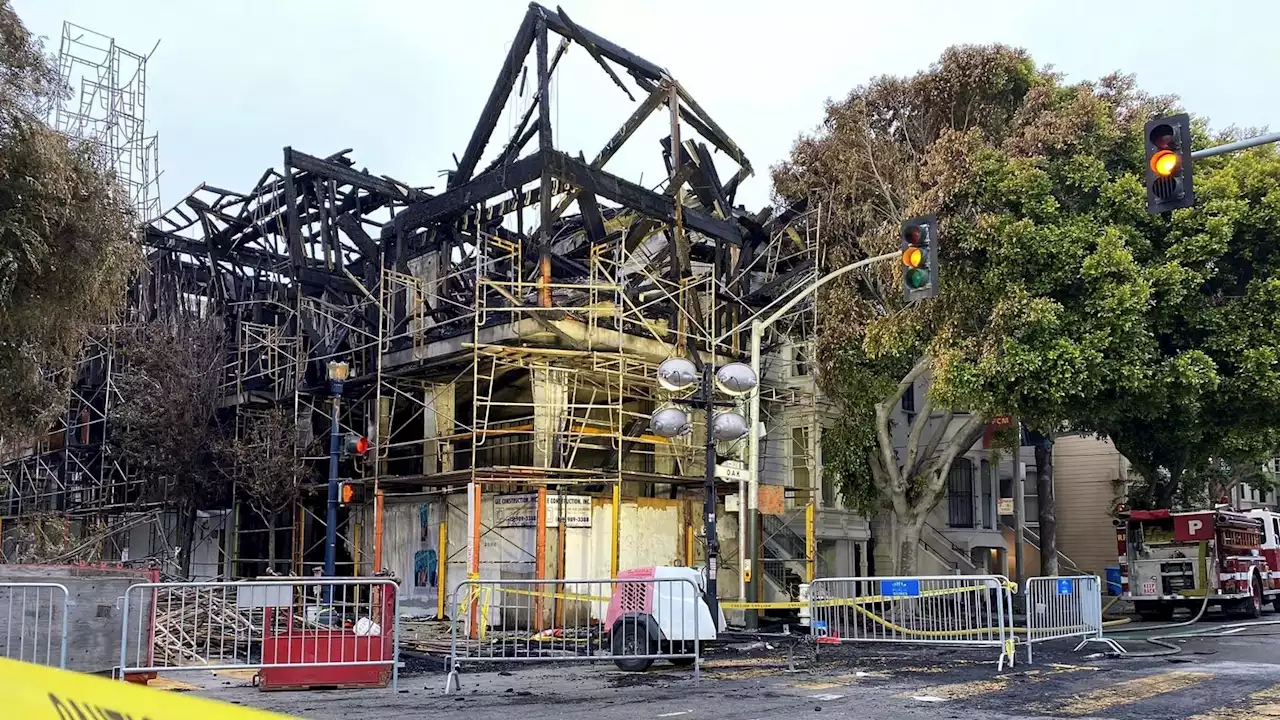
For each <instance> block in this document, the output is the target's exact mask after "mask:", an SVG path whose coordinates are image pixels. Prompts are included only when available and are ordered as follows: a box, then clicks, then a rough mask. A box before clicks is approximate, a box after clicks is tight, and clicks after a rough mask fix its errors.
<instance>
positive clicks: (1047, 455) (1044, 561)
mask: <svg viewBox="0 0 1280 720" xmlns="http://www.w3.org/2000/svg"><path fill="white" fill-rule="evenodd" d="M1033 442H1034V443H1035V449H1036V498H1037V499H1038V501H1039V505H1040V516H1039V518H1038V520H1039V521H1040V574H1041V575H1044V576H1047V577H1053V576H1055V575H1057V574H1058V573H1059V572H1060V570H1059V568H1058V518H1057V502H1056V500H1055V499H1054V496H1053V437H1052V436H1049V435H1039V434H1037V435H1035V436H1034V438H1033Z"/></svg>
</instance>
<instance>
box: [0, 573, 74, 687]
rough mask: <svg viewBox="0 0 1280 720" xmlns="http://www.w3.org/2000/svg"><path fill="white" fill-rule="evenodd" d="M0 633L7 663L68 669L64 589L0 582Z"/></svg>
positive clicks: (53, 585) (43, 584) (41, 584)
mask: <svg viewBox="0 0 1280 720" xmlns="http://www.w3.org/2000/svg"><path fill="white" fill-rule="evenodd" d="M0 618H3V623H4V624H3V625H0V634H2V635H3V636H4V650H3V652H0V657H4V658H8V659H10V660H21V661H23V662H29V663H36V664H38V665H48V666H50V667H56V668H65V667H66V666H67V587H66V586H65V585H61V584H59V583H41V582H30V583H28V582H18V583H0Z"/></svg>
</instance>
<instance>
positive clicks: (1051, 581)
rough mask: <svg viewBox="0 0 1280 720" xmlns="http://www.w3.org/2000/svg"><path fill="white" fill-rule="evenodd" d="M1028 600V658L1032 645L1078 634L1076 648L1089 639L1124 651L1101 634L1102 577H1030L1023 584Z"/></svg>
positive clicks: (1086, 642) (1029, 660) (1028, 658)
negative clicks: (1078, 642) (1078, 640)
mask: <svg viewBox="0 0 1280 720" xmlns="http://www.w3.org/2000/svg"><path fill="white" fill-rule="evenodd" d="M1023 592H1024V593H1025V595H1026V601H1027V637H1026V643H1027V662H1031V646H1032V645H1034V644H1036V643H1038V642H1044V641H1046V640H1060V639H1065V638H1074V637H1078V638H1080V644H1079V645H1076V650H1079V649H1080V648H1082V647H1084V646H1085V645H1086V644H1088V643H1091V642H1100V643H1104V644H1107V645H1109V646H1111V647H1112V649H1114V650H1118V651H1119V652H1123V651H1124V650H1123V649H1122V648H1118V647H1117V646H1116V645H1115V641H1114V640H1110V639H1108V638H1105V637H1103V636H1102V581H1101V580H1100V579H1098V576H1097V575H1076V576H1071V577H1033V578H1030V579H1028V580H1027V582H1026V585H1025V586H1024V587H1023Z"/></svg>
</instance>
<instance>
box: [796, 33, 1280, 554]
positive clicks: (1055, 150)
mask: <svg viewBox="0 0 1280 720" xmlns="http://www.w3.org/2000/svg"><path fill="white" fill-rule="evenodd" d="M1173 109H1174V107H1173V101H1172V100H1171V99H1169V98H1156V97H1151V96H1148V95H1145V94H1143V93H1141V92H1139V91H1138V90H1137V88H1136V86H1135V83H1134V81H1133V79H1132V78H1129V77H1125V76H1119V75H1113V76H1109V77H1106V78H1103V79H1101V80H1098V81H1096V82H1085V83H1076V84H1067V83H1065V82H1064V81H1063V79H1062V78H1061V77H1060V76H1058V75H1056V74H1054V73H1052V72H1050V71H1048V70H1047V69H1044V68H1038V67H1036V65H1035V64H1034V63H1033V62H1032V60H1031V58H1030V57H1028V56H1027V54H1026V53H1025V52H1023V51H1021V50H1017V49H1012V48H1008V47H1003V46H987V47H955V48H951V49H949V50H947V51H946V52H945V53H944V54H943V56H942V58H941V59H940V60H939V61H938V62H937V63H936V64H935V65H933V66H932V67H931V68H929V69H928V70H927V71H924V72H922V73H919V74H918V75H916V76H914V77H911V78H893V77H882V78H877V79H876V80H874V81H872V82H871V83H869V84H868V85H866V86H864V87H860V88H858V89H856V90H854V91H853V92H852V93H851V94H850V95H849V96H848V97H847V98H846V99H845V100H843V101H841V102H835V103H831V104H829V106H828V108H827V113H826V118H825V121H824V123H823V125H822V127H821V128H819V130H818V131H817V132H815V133H813V134H811V135H807V136H804V137H802V138H800V140H799V141H798V142H797V143H796V145H795V147H794V149H793V152H792V155H791V157H790V159H789V160H788V161H787V162H785V163H783V164H781V165H780V166H778V167H776V168H774V172H773V177H774V186H775V192H776V195H777V200H778V202H780V203H788V204H789V203H794V202H797V201H800V200H807V201H809V203H810V205H811V206H813V205H817V204H821V206H822V208H823V217H822V222H823V234H824V242H825V243H826V244H827V247H828V254H827V257H826V263H827V265H828V266H829V267H830V268H834V267H838V266H839V265H843V264H845V263H846V262H849V261H851V260H854V259H858V258H860V257H866V256H870V255H877V254H880V253H883V252H886V251H890V250H892V249H894V248H896V243H897V232H898V227H899V224H900V223H901V221H902V220H905V219H906V218H908V217H911V216H913V215H917V214H922V213H924V212H932V213H936V214H937V215H938V216H939V218H940V220H941V236H942V242H941V253H942V276H941V283H940V284H941V290H942V292H941V295H940V296H939V297H937V298H935V299H933V300H929V301H925V302H921V303H917V304H916V305H914V306H911V307H903V304H902V300H901V295H900V291H899V287H900V285H899V282H900V280H899V278H900V274H899V273H900V271H899V268H898V266H897V265H896V264H885V265H882V266H880V267H878V268H877V269H876V270H875V271H873V272H870V273H867V274H864V275H862V276H859V277H851V278H849V279H848V280H847V281H845V282H839V283H833V287H832V289H831V290H830V291H828V292H827V293H825V295H824V297H823V298H821V307H822V317H821V320H820V322H821V335H820V348H819V361H820V376H819V382H820V383H821V385H822V387H823V389H824V391H825V392H826V393H827V394H829V395H830V396H831V397H832V398H833V399H834V400H835V401H836V403H837V405H838V406H839V408H840V409H841V413H840V416H839V418H838V419H837V421H836V423H835V427H833V428H832V429H831V431H830V432H828V433H827V434H826V435H825V441H824V446H823V452H824V460H825V461H826V462H825V468H826V470H827V471H828V472H833V473H834V474H835V475H836V478H837V482H838V483H839V484H840V485H841V486H842V489H843V490H844V492H845V495H846V497H850V498H852V499H853V500H854V502H855V503H856V504H857V505H858V506H859V507H860V509H862V510H863V511H867V512H876V511H878V510H880V509H884V508H887V509H888V510H889V512H890V513H891V515H892V516H893V518H894V519H895V525H896V527H897V528H898V540H899V547H898V548H896V552H895V563H896V565H897V569H898V571H899V572H904V573H905V572H913V571H914V568H915V565H916V553H917V548H918V540H919V537H920V533H921V531H922V530H923V526H924V524H925V523H926V519H927V515H928V513H929V512H930V511H931V510H932V508H933V507H934V506H935V505H936V504H937V502H938V500H939V499H940V498H941V496H942V493H943V491H944V489H945V487H946V476H947V474H948V472H949V470H950V468H951V465H952V463H953V461H954V460H955V458H956V457H957V456H958V455H959V454H961V453H963V452H965V451H966V450H967V449H968V448H969V447H971V446H972V444H973V443H974V442H975V441H976V440H977V439H978V438H979V437H980V436H981V434H982V432H983V429H984V427H985V425H986V423H987V421H988V420H989V418H990V417H991V416H993V415H995V414H1009V415H1015V416H1017V417H1018V418H1020V419H1021V420H1022V421H1023V422H1025V423H1027V424H1028V425H1029V426H1031V427H1033V428H1036V429H1040V430H1043V431H1045V432H1047V433H1052V431H1054V430H1057V429H1059V428H1061V427H1063V426H1064V425H1070V426H1074V427H1079V428H1085V429H1089V430H1093V431H1095V432H1099V433H1103V434H1107V435H1111V436H1112V437H1114V438H1115V439H1116V441H1117V443H1118V444H1119V445H1120V446H1121V449H1122V450H1125V451H1126V452H1128V451H1127V450H1126V448H1137V447H1140V445H1139V444H1137V443H1136V442H1130V441H1129V438H1128V437H1126V436H1125V435H1124V431H1125V430H1131V429H1132V428H1133V427H1135V426H1136V425H1138V424H1139V423H1140V422H1141V421H1142V420H1146V419H1156V418H1161V419H1163V420H1165V421H1167V422H1168V423H1170V424H1172V425H1176V426H1177V427H1179V428H1184V427H1186V425H1187V424H1188V423H1192V422H1198V418H1199V417H1200V416H1192V417H1188V416H1187V413H1186V412H1184V410H1185V408H1186V407H1187V403H1196V402H1199V403H1204V402H1205V393H1206V392H1209V388H1211V387H1221V385H1220V384H1217V383H1216V382H1215V381H1214V380H1213V379H1212V375H1211V373H1209V371H1208V370H1209V366H1211V365H1212V364H1213V362H1214V361H1213V356H1212V355H1211V354H1210V353H1209V351H1208V350H1204V349H1201V350H1196V349H1193V347H1192V346H1208V345H1213V344H1214V343H1215V342H1221V343H1223V344H1224V346H1225V347H1229V348H1231V349H1232V351H1233V352H1235V353H1236V357H1237V358H1238V359H1237V360H1235V361H1233V362H1235V363H1237V364H1243V361H1244V360H1245V359H1246V358H1248V359H1250V360H1251V362H1253V363H1254V364H1255V366H1254V367H1255V369H1253V370H1252V371H1251V377H1253V378H1256V379H1261V378H1263V377H1264V375H1265V373H1267V372H1273V371H1274V370H1273V368H1276V365H1275V363H1274V362H1273V361H1272V358H1273V357H1274V351H1268V350H1267V348H1268V344H1267V343H1270V347H1272V348H1274V347H1275V346H1276V343H1274V342H1272V341H1271V340H1270V337H1271V336H1270V335H1269V332H1270V331H1266V332H1263V333H1260V334H1257V335H1255V334H1252V333H1250V332H1248V331H1247V330H1246V328H1247V327H1252V328H1257V327H1258V326H1259V325H1263V324H1267V323H1271V324H1272V325H1274V323H1275V318H1276V317H1280V315H1277V314H1275V313H1274V312H1273V313H1272V315H1271V318H1270V319H1268V318H1266V317H1265V313H1266V304H1265V303H1262V302H1258V301H1260V300H1262V299H1263V298H1264V297H1269V295H1268V292H1269V291H1267V290H1266V288H1268V287H1269V285H1268V284H1267V283H1268V281H1260V280H1259V279H1258V278H1253V279H1252V280H1251V282H1252V283H1254V284H1253V285H1250V287H1251V288H1252V290H1251V291H1250V292H1252V293H1254V295H1253V297H1254V298H1255V301H1254V302H1253V303H1244V305H1245V307H1250V308H1253V309H1254V315H1253V316H1252V317H1251V321H1252V322H1251V324H1250V325H1247V326H1246V325H1241V324H1235V325H1232V326H1230V327H1226V326H1224V325H1222V324H1219V325H1217V326H1216V327H1217V330H1220V332H1213V333H1211V334H1212V335H1213V336H1214V337H1215V338H1217V339H1216V340H1212V341H1211V340H1209V339H1208V337H1207V336H1205V337H1204V338H1199V339H1196V340H1192V341H1189V342H1187V343H1186V344H1184V345H1182V346H1181V347H1178V348H1175V347H1171V346H1170V345H1169V344H1168V340H1167V338H1166V336H1167V335H1168V334H1169V332H1171V331H1173V330H1174V329H1175V328H1177V327H1178V326H1179V325H1178V324H1179V323H1180V322H1182V319H1183V318H1185V317H1186V316H1187V308H1184V305H1186V304H1188V303H1191V304H1192V305H1194V304H1196V303H1200V302H1206V303H1208V304H1209V305H1214V303H1215V300H1214V299H1213V292H1212V291H1211V290H1207V289H1205V288H1202V287H1199V286H1197V285H1196V284H1195V282H1194V281H1193V280H1192V278H1189V277H1185V276H1184V273H1186V272H1187V270H1186V267H1185V263H1186V262H1187V255H1188V250H1189V249H1190V248H1189V247H1187V245H1190V246H1194V247H1200V246H1203V245H1204V244H1205V241H1204V240H1203V239H1202V238H1203V236H1204V235H1205V234H1207V233H1208V234H1211V233H1212V232H1213V231H1211V230H1209V229H1208V228H1214V229H1215V230H1223V229H1222V228H1220V227H1219V225H1218V223H1219V222H1220V221H1219V220H1217V219H1216V218H1217V217H1218V216H1219V215H1221V214H1222V212H1223V210H1222V209H1220V208H1219V206H1220V204H1222V203H1227V204H1230V203H1231V202H1232V201H1231V200H1229V199H1228V198H1230V197H1236V198H1239V196H1240V193H1239V192H1236V191H1235V190H1229V189H1228V188H1227V187H1223V188H1220V189H1216V190H1215V189H1214V188H1215V186H1216V185H1218V184H1220V183H1221V184H1224V185H1226V184H1228V183H1225V182H1224V181H1222V180H1218V179H1217V178H1216V177H1215V176H1216V175H1217V174H1218V172H1221V171H1222V170H1223V169H1224V168H1225V167H1227V166H1229V165H1232V164H1234V163H1236V162H1237V160H1235V159H1224V160H1222V161H1220V162H1218V163H1206V164H1205V166H1204V168H1203V178H1200V177H1199V175H1198V178H1197V183H1198V186H1199V185H1203V186H1204V187H1205V188H1206V193H1207V195H1206V199H1207V202H1206V203H1205V204H1203V205H1202V206H1200V207H1197V208H1195V209H1193V210H1188V211H1180V212H1179V213H1175V214H1174V217H1173V219H1172V221H1171V220H1169V219H1167V218H1162V217H1153V216H1150V215H1148V214H1147V213H1146V211H1145V195H1144V190H1143V188H1142V185H1141V180H1140V178H1141V175H1140V170H1141V168H1142V163H1143V162H1144V157H1143V149H1142V129H1143V124H1144V123H1145V121H1146V120H1147V119H1149V118H1150V117H1152V116H1154V115H1157V114H1161V113H1164V112H1169V111H1172V110H1173ZM1240 162H1243V163H1245V164H1249V163H1262V164H1264V165H1268V166H1270V165H1269V164H1270V162H1271V161H1270V160H1269V159H1268V158H1267V157H1266V153H1265V152H1264V153H1255V154H1254V157H1252V158H1250V159H1247V160H1241V161H1240ZM1197 173H1198V174H1199V173H1201V168H1200V166H1197ZM1243 175H1244V176H1245V177H1248V178H1250V179H1252V180H1253V182H1254V183H1255V184H1256V185H1258V186H1260V187H1261V186H1266V185H1267V184H1268V183H1270V185H1271V186H1272V187H1274V180H1273V179H1272V180H1265V179H1263V177H1261V176H1265V175H1266V173H1265V172H1262V171H1261V170H1258V171H1254V172H1245V173H1243ZM1243 183H1245V180H1244V179H1243V178H1241V179H1240V180H1237V181H1236V183H1235V184H1236V185H1240V184H1243ZM1233 192H1235V194H1234V195H1232V193H1233ZM1219 193H1221V195H1219ZM1217 197H1221V200H1218V199H1216V198H1217ZM1265 197H1266V193H1265V192H1262V193H1261V195H1259V199H1257V200H1249V199H1242V200H1237V202H1239V203H1241V205H1242V207H1240V208H1239V209H1238V213H1239V215H1240V216H1241V220H1240V221H1239V222H1237V223H1235V224H1233V225H1232V227H1235V228H1242V227H1248V228H1249V231H1248V232H1249V233H1252V235H1251V237H1253V238H1254V239H1255V240H1256V241H1257V242H1258V243H1261V244H1265V240H1264V239H1263V238H1264V237H1265V236H1266V235H1267V234H1268V231H1267V229H1266V227H1267V224H1268V223H1270V222H1274V221H1273V220H1270V219H1267V220H1264V219H1263V217H1260V216H1262V215H1266V214H1267V213H1268V212H1270V213H1271V214H1272V215H1273V214H1274V210H1271V211H1268V210H1267V209H1266V208H1267V207H1268V203H1269V202H1272V203H1273V202H1274V200H1266V199H1265ZM1272 197H1274V196H1272ZM1232 207H1235V206H1232ZM1247 216H1253V217H1252V218H1251V219H1247V220H1246V219H1245V218H1246V217H1247ZM1268 217H1270V216H1268ZM1179 227H1185V228H1186V230H1183V231H1181V232H1179V231H1178V228H1179ZM1224 231H1225V230H1224ZM1225 232H1226V233H1227V235H1228V236H1234V235H1235V234H1237V233H1240V232H1241V231H1240V230H1229V231H1225ZM1181 235H1186V236H1187V237H1188V241H1187V242H1186V243H1182V244H1179V243H1178V241H1177V240H1176V238H1178V237H1180V236H1181ZM1191 237H1195V238H1197V240H1195V241H1190V238H1191ZM1271 237H1274V234H1273V233H1272V234H1271ZM1224 244H1225V245H1227V246H1228V247H1229V246H1230V243H1229V242H1225V243H1224V242H1221V241H1220V242H1218V244H1217V246H1216V247H1222V246H1223V245H1224ZM1223 250H1224V251H1225V250H1226V248H1223ZM1254 252H1255V253H1256V252H1261V248H1260V246H1259V247H1256V248H1255V250H1254ZM1213 257H1214V258H1219V257H1220V255H1215V256H1213ZM1197 262H1201V265H1200V267H1201V268H1202V270H1203V269H1204V262H1206V261H1205V260H1197ZM1207 262H1210V263H1211V262H1212V258H1211V259H1208V260H1207ZM1199 277H1204V275H1203V274H1201V275H1199ZM1246 284H1248V283H1246ZM1242 288H1243V286H1242ZM1240 292H1241V294H1242V295H1244V294H1245V291H1244V290H1243V289H1242V290H1241V291H1240ZM1268 302H1270V301H1269V300H1268ZM1241 312H1244V310H1243V309H1242V310H1241ZM1236 322H1237V323H1242V322H1244V318H1243V317H1240V318H1238V319H1237V320H1236ZM1211 323H1212V321H1211V320H1210V319H1209V318H1206V319H1205V321H1204V322H1203V323H1201V325H1200V326H1201V327H1202V328H1203V329H1204V330H1205V331H1209V330H1211V327H1210V325H1211ZM1219 323H1221V321H1220V320H1219ZM1219 372H1221V370H1219ZM926 377H927V378H928V379H929V383H930V387H929V392H928V394H927V396H926V398H925V400H924V402H923V403H922V405H921V406H920V407H918V408H917V410H918V413H917V415H916V417H915V420H914V421H913V422H912V424H911V426H910V427H906V428H895V427H894V424H893V419H892V417H893V411H894V410H895V409H896V408H897V407H898V406H899V404H900V402H901V399H902V396H903V394H904V393H905V391H906V390H907V389H908V388H910V386H911V384H912V383H913V382H915V381H916V380H919V379H921V378H926ZM1271 388H1277V389H1280V383H1275V382H1274V381H1273V383H1272V385H1271V386H1270V387H1269V388H1268V389H1266V390H1264V391H1262V392H1261V393H1259V394H1258V395H1255V396H1254V397H1252V398H1250V402H1253V401H1261V400H1262V396H1271V395H1274V392H1273V391H1272V389H1271ZM1235 397H1236V398H1237V399H1239V394H1238V393H1237V394H1236V395H1235ZM1224 399H1225V398H1224ZM1180 403H1181V404H1180ZM1258 409H1259V413H1258V414H1257V415H1256V417H1257V418H1258V419H1261V418H1262V417H1264V416H1265V413H1262V412H1261V410H1262V408H1261V406H1259V407H1258ZM1272 414H1273V416H1274V413H1272ZM1251 416H1252V413H1251ZM1218 419H1220V420H1221V419H1222V418H1221V416H1219V418H1218ZM1198 427H1199V428H1200V429H1204V425H1203V423H1200V424H1198ZM1251 429H1252V428H1250V430H1251ZM895 430H897V431H898V432H897V435H898V437H897V438H895ZM1246 436H1247V437H1254V435H1250V434H1249V433H1248V432H1245V431H1244V430H1243V429H1242V432H1241V433H1237V434H1234V435H1232V437H1233V438H1234V439H1235V441H1236V442H1243V438H1245V437H1246ZM1213 454H1214V453H1213V452H1211V451H1205V452H1203V454H1202V457H1204V458H1207V457H1209V456H1211V455H1213ZM1167 462H1169V461H1168V460H1165V459H1158V460H1156V461H1155V466H1156V467H1163V466H1164V465H1165V464H1166V463H1167ZM1135 464H1136V463H1135Z"/></svg>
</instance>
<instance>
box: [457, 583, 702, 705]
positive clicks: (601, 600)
mask: <svg viewBox="0 0 1280 720" xmlns="http://www.w3.org/2000/svg"><path fill="white" fill-rule="evenodd" d="M645 573H646V571H635V570H633V571H628V572H624V573H622V574H620V575H619V577H618V578H617V579H614V580H507V579H500V580H466V581H464V582H463V583H462V584H461V585H459V586H458V588H457V591H456V592H455V593H454V595H453V596H451V598H450V602H449V607H450V609H451V610H452V613H451V616H452V622H451V625H452V642H451V650H450V653H449V674H448V677H447V678H446V679H445V688H444V691H445V692H446V693H448V692H450V691H451V690H453V689H457V688H458V687H460V684H459V681H458V669H459V667H460V666H461V665H463V664H465V663H484V664H492V663H527V662H540V661H545V662H571V661H574V660H588V661H596V660H604V661H608V662H613V663H614V664H615V665H617V666H618V667H619V668H620V669H622V670H626V671H633V672H641V671H644V670H647V669H648V668H649V666H650V665H652V664H653V662H654V661H655V660H668V661H670V662H671V663H672V664H675V665H681V666H685V665H692V666H693V678H694V680H695V681H697V680H698V678H699V677H700V674H701V670H702V667H701V661H700V655H701V650H702V647H701V643H702V642H703V641H705V640H710V639H713V638H714V637H715V633H716V630H717V623H716V622H715V621H713V620H712V618H711V612H710V610H709V609H708V607H707V605H706V603H705V601H704V599H703V592H702V590H701V588H700V587H699V585H698V584H697V583H696V582H694V580H693V579H691V578H687V577H679V578H671V577H667V578H662V577H652V576H651V574H650V575H649V576H640V575H644V574H645Z"/></svg>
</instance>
